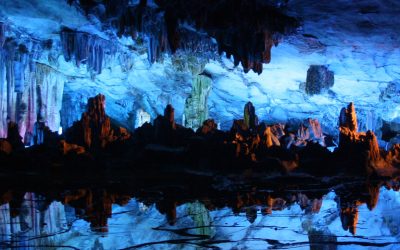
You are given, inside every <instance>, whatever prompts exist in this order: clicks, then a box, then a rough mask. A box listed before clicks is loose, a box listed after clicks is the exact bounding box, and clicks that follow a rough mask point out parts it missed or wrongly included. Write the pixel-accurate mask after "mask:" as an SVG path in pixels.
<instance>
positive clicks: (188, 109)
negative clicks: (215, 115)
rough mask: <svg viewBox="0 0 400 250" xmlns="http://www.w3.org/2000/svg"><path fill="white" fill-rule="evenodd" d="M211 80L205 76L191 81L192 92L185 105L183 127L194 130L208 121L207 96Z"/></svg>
mask: <svg viewBox="0 0 400 250" xmlns="http://www.w3.org/2000/svg"><path fill="white" fill-rule="evenodd" d="M211 86H212V80H211V78H209V77H208V76H206V75H197V76H195V77H194V79H193V84H192V92H191V94H190V96H189V97H188V98H187V99H186V103H185V110H184V115H185V123H184V124H183V125H184V126H185V127H189V128H192V129H194V130H196V129H197V128H199V127H200V126H201V124H202V123H203V121H205V120H207V119H208V103H207V100H208V95H209V93H210V90H211Z"/></svg>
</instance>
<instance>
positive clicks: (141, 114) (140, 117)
mask: <svg viewBox="0 0 400 250" xmlns="http://www.w3.org/2000/svg"><path fill="white" fill-rule="evenodd" d="M150 120H151V117H150V114H149V113H147V112H146V111H144V110H143V109H139V110H137V111H136V117H135V128H138V127H141V126H142V125H143V124H145V123H146V122H147V123H150Z"/></svg>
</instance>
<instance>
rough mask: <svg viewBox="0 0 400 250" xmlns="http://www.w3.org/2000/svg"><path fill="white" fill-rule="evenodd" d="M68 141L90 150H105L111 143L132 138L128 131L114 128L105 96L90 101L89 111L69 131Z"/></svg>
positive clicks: (98, 96)
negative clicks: (107, 113)
mask: <svg viewBox="0 0 400 250" xmlns="http://www.w3.org/2000/svg"><path fill="white" fill-rule="evenodd" d="M66 136H67V141H70V142H72V143H74V144H78V145H82V146H85V147H86V148H89V149H93V150H96V149H100V148H105V147H106V146H107V145H108V144H109V143H111V142H114V141H117V140H125V139H127V138H129V137H130V134H129V133H128V132H127V131H126V129H124V128H121V127H116V126H112V124H111V119H110V117H109V116H107V115H106V112H105V96H104V95H101V94H99V95H97V96H95V97H92V98H90V99H89V100H88V105H87V111H86V112H84V113H83V114H82V118H81V120H80V121H77V122H75V123H74V125H73V126H72V127H71V128H70V129H69V130H68V131H67V135H66Z"/></svg>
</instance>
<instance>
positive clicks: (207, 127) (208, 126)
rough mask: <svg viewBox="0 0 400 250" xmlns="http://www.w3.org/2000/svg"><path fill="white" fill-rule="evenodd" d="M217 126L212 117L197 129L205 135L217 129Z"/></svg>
mask: <svg viewBox="0 0 400 250" xmlns="http://www.w3.org/2000/svg"><path fill="white" fill-rule="evenodd" d="M217 127H218V126H217V124H216V123H215V121H214V120H213V119H208V120H205V121H204V122H203V126H201V127H200V128H199V129H198V131H199V132H200V133H202V134H203V135H206V134H209V133H213V132H215V130H217Z"/></svg>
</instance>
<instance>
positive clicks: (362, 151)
mask: <svg viewBox="0 0 400 250" xmlns="http://www.w3.org/2000/svg"><path fill="white" fill-rule="evenodd" d="M339 125H340V128H339V131H340V133H339V150H340V152H341V153H342V154H343V155H346V156H347V157H351V156H353V157H352V159H354V160H355V159H356V158H357V160H356V161H357V162H358V163H357V164H360V165H359V166H360V167H361V168H364V170H366V171H367V172H370V171H371V170H372V169H379V168H384V167H386V166H387V162H385V161H384V160H383V158H382V155H381V152H380V149H379V144H378V139H377V138H376V136H375V134H374V132H372V131H370V130H369V131H367V132H357V130H358V125H357V116H356V112H355V108H354V105H353V103H350V104H349V105H348V107H347V109H345V108H343V109H342V110H341V112H340V116H339ZM371 167H372V169H371Z"/></svg>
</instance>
